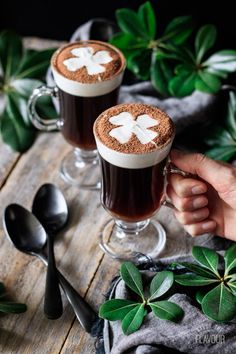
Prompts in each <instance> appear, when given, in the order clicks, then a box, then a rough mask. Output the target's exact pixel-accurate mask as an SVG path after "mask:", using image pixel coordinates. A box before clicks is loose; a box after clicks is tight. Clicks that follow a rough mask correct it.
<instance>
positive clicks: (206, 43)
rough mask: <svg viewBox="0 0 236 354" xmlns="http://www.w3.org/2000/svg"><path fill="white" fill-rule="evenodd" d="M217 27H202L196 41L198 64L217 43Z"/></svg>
mask: <svg viewBox="0 0 236 354" xmlns="http://www.w3.org/2000/svg"><path fill="white" fill-rule="evenodd" d="M216 35H217V31H216V27H215V26H213V25H205V26H202V27H201V28H200V29H199V31H198V32H197V35H196V39H195V51H196V58H197V62H198V63H200V62H201V60H202V58H203V56H204V55H205V53H206V52H207V51H208V50H209V49H210V48H211V47H213V45H214V44H215V41H216Z"/></svg>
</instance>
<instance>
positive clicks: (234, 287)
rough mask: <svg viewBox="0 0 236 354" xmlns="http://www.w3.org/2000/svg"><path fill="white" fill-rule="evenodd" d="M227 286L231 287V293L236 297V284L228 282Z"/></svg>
mask: <svg viewBox="0 0 236 354" xmlns="http://www.w3.org/2000/svg"><path fill="white" fill-rule="evenodd" d="M227 285H228V286H229V288H230V291H231V293H232V294H233V295H234V296H236V282H235V281H234V282H228V283H227Z"/></svg>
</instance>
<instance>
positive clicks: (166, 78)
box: [151, 53, 173, 96]
mask: <svg viewBox="0 0 236 354" xmlns="http://www.w3.org/2000/svg"><path fill="white" fill-rule="evenodd" d="M172 78H173V69H172V67H171V65H170V64H169V62H168V61H167V60H158V58H157V55H156V53H153V59H152V65H151V81H152V84H153V86H154V87H155V89H156V90H157V91H158V92H160V93H161V94H162V95H163V96H169V95H170V92H169V89H168V84H169V82H170V80H171V79H172Z"/></svg>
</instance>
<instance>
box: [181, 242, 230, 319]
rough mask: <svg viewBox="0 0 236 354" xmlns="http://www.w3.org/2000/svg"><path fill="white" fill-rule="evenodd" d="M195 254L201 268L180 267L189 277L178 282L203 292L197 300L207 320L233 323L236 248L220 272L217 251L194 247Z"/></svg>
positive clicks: (192, 266) (184, 263) (191, 264)
mask: <svg viewBox="0 0 236 354" xmlns="http://www.w3.org/2000/svg"><path fill="white" fill-rule="evenodd" d="M192 254H193V257H194V259H195V260H196V261H197V263H198V264H193V263H186V262H183V263H179V265H182V266H183V267H184V268H186V269H187V271H188V273H186V274H181V275H175V281H176V282H177V283H179V284H181V285H183V286H194V287H199V288H200V289H199V290H198V291H197V292H196V299H197V301H198V302H199V304H201V308H202V311H203V313H204V314H205V315H206V316H207V317H209V318H210V319H212V320H215V321H218V322H228V321H230V320H232V319H233V318H234V317H235V316H236V274H235V273H234V272H235V269H236V244H234V245H233V246H231V247H230V248H229V249H228V250H227V251H226V252H225V255H224V269H223V270H219V255H218V254H217V252H215V251H214V250H211V249H209V248H206V247H199V246H195V247H193V250H192Z"/></svg>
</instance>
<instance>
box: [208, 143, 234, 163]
mask: <svg viewBox="0 0 236 354" xmlns="http://www.w3.org/2000/svg"><path fill="white" fill-rule="evenodd" d="M205 154H206V155H207V156H208V157H210V158H211V159H214V160H219V161H226V162H227V161H229V160H231V159H232V158H233V157H234V156H236V147H235V146H223V147H217V148H213V149H210V150H207V151H206V152H205Z"/></svg>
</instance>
